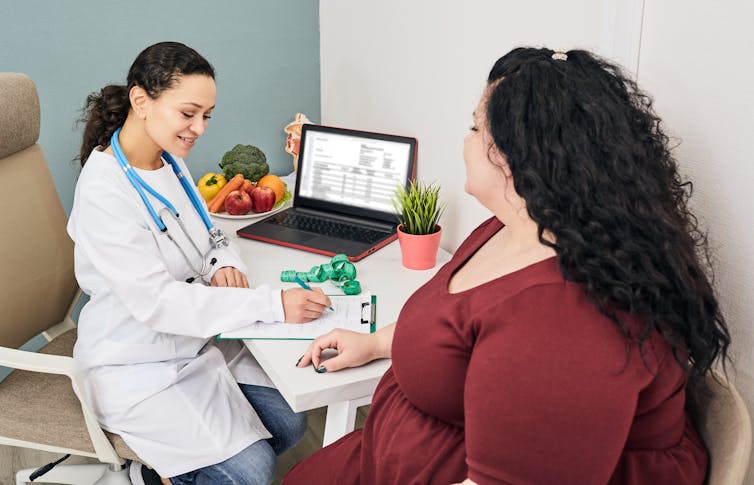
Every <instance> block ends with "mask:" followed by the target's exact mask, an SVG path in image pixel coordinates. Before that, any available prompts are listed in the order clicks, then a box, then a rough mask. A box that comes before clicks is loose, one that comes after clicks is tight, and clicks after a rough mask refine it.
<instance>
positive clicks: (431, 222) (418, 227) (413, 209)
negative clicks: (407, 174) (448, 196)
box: [391, 181, 445, 234]
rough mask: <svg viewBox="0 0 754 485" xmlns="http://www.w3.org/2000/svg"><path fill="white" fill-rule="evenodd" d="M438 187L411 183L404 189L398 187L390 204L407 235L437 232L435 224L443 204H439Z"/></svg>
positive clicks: (433, 184) (442, 210)
mask: <svg viewBox="0 0 754 485" xmlns="http://www.w3.org/2000/svg"><path fill="white" fill-rule="evenodd" d="M439 195H440V186H439V185H437V184H435V183H432V184H429V185H425V184H422V183H421V182H417V181H411V183H410V184H409V186H408V189H406V188H405V187H403V186H398V187H397V188H396V189H395V195H394V197H393V198H392V199H391V203H392V205H393V208H394V209H395V212H396V214H397V216H398V221H399V222H400V224H401V225H402V226H403V227H402V230H403V231H404V232H406V233H408V234H432V233H434V232H437V230H438V229H437V224H438V222H439V221H440V217H441V216H442V213H443V212H444V211H445V204H444V203H441V202H440V197H439Z"/></svg>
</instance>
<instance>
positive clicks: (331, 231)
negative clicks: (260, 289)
mask: <svg viewBox="0 0 754 485" xmlns="http://www.w3.org/2000/svg"><path fill="white" fill-rule="evenodd" d="M416 145H417V141H416V139H415V138H411V137H405V136H397V135H386V134H381V133H370V132H367V131H359V130H350V129H345V128H336V127H331V126H322V125H309V124H307V125H304V126H303V127H302V130H301V144H300V147H299V160H298V171H297V176H296V188H295V190H294V192H293V207H290V208H288V209H286V210H283V211H280V212H277V213H275V214H272V215H270V216H268V217H266V218H264V219H262V220H260V221H258V222H255V223H254V224H250V225H248V226H246V227H244V228H241V229H239V230H238V231H237V234H238V236H240V237H244V238H248V239H256V240H258V241H264V242H268V243H273V244H280V245H283V246H288V247H291V248H296V249H301V250H304V251H311V252H314V253H319V254H324V255H326V256H334V255H335V254H339V253H343V254H345V255H346V256H348V259H349V260H351V261H358V260H360V259H362V258H364V257H366V256H367V255H369V254H371V253H373V252H375V251H377V250H378V249H379V248H381V247H383V246H385V245H386V244H388V243H390V242H391V241H393V240H394V239H395V238H396V237H397V232H396V230H397V226H398V218H397V216H396V214H395V209H394V208H393V205H392V202H391V199H392V198H393V196H394V194H395V189H396V187H397V186H399V185H401V186H403V187H408V185H409V183H410V181H411V180H412V179H413V177H414V171H415V168H416Z"/></svg>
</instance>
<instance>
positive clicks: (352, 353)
mask: <svg viewBox="0 0 754 485" xmlns="http://www.w3.org/2000/svg"><path fill="white" fill-rule="evenodd" d="M325 349H337V351H338V355H337V356H336V357H333V358H331V359H328V360H327V362H325V363H322V362H321V360H320V358H321V355H322V351H323V350H325ZM379 357H382V356H381V355H378V342H377V339H376V338H375V334H364V333H358V332H352V331H350V330H343V329H340V328H336V329H335V330H332V331H330V332H328V333H326V334H324V335H321V336H319V337H317V338H315V339H314V341H313V342H312V343H311V345H309V348H308V349H306V353H305V354H304V355H303V356H302V357H301V360H299V362H298V364H297V366H298V367H305V366H307V365H309V364H310V363H313V364H314V367H315V368H316V369H317V372H335V371H337V370H340V369H345V368H347V367H358V366H360V365H364V364H366V363H367V362H371V361H373V360H374V359H377V358H379Z"/></svg>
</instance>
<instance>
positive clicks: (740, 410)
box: [686, 374, 751, 485]
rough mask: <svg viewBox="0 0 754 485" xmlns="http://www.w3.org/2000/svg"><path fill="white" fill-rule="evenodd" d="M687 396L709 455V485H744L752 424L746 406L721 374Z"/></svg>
mask: <svg viewBox="0 0 754 485" xmlns="http://www.w3.org/2000/svg"><path fill="white" fill-rule="evenodd" d="M715 377H716V378H717V380H715V378H714V377H713V376H712V375H708V376H706V377H705V378H704V379H703V380H701V381H700V382H699V383H698V384H697V386H696V387H694V389H693V390H691V389H690V390H689V392H688V394H687V396H686V397H687V401H686V407H687V409H688V410H689V413H690V414H691V419H692V420H693V422H694V425H695V426H696V429H697V431H699V434H701V435H702V438H703V439H704V442H705V444H706V445H707V449H708V450H709V454H710V466H709V471H708V474H707V482H706V483H707V484H708V485H741V484H743V483H744V479H745V477H746V471H747V469H748V468H749V454H750V453H751V421H750V419H749V412H748V411H747V410H746V404H744V401H743V399H741V396H740V395H739V394H738V391H736V388H735V387H733V384H731V383H730V382H727V381H726V379H725V378H724V377H723V376H721V375H720V374H715Z"/></svg>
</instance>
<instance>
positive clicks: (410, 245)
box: [398, 226, 442, 269]
mask: <svg viewBox="0 0 754 485" xmlns="http://www.w3.org/2000/svg"><path fill="white" fill-rule="evenodd" d="M437 228H438V230H437V232H434V233H432V234H422V235H417V234H407V233H405V232H403V231H402V230H401V226H398V242H399V243H400V245H401V256H402V257H403V266H404V267H406V268H408V269H430V268H434V267H435V263H436V262H437V249H438V248H439V247H440V237H441V236H442V227H440V226H437Z"/></svg>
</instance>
